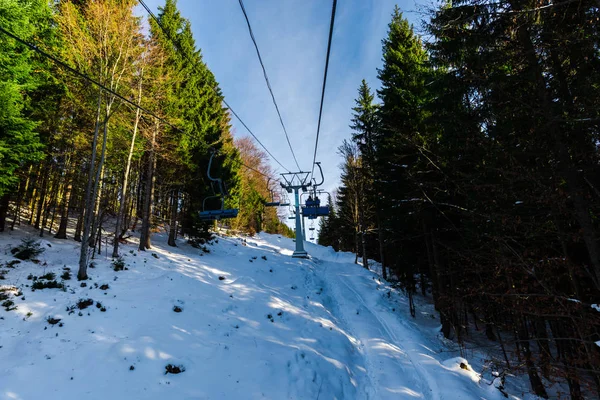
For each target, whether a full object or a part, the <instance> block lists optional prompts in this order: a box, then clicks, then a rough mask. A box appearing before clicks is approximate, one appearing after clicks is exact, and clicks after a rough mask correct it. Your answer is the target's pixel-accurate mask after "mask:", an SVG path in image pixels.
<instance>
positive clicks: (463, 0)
mask: <svg viewBox="0 0 600 400" xmlns="http://www.w3.org/2000/svg"><path fill="white" fill-rule="evenodd" d="M599 18H600V9H599V8H598V3H597V2H593V1H583V0H582V1H572V0H566V1H558V2H551V3H550V2H544V1H542V2H538V1H500V2H498V1H481V0H458V1H453V2H451V3H450V2H448V3H446V4H444V5H443V6H442V7H440V8H439V9H436V10H432V11H431V14H430V20H429V23H428V24H427V27H426V28H427V33H428V43H427V44H424V43H423V42H422V41H421V39H420V38H419V36H418V35H416V34H415V32H414V30H413V28H412V27H411V26H410V25H409V23H408V22H407V20H406V19H405V18H404V17H403V15H402V13H401V12H400V10H399V9H396V10H395V11H394V13H393V15H392V21H391V23H390V25H389V31H388V36H387V37H386V38H385V39H384V40H383V66H382V68H381V69H380V70H379V71H378V72H379V74H378V78H379V80H380V83H381V88H380V89H379V90H378V91H377V96H378V101H376V99H375V96H374V93H373V90H372V89H370V88H369V87H368V86H367V84H366V83H365V82H364V81H363V82H362V84H361V85H360V87H359V90H358V98H357V100H356V107H355V108H354V119H353V121H352V123H351V129H352V131H353V138H352V142H345V143H344V144H343V145H342V146H341V147H340V150H339V151H340V153H341V154H342V155H343V157H344V164H343V166H342V187H340V188H339V190H338V192H337V199H336V211H337V214H332V215H331V216H330V217H329V218H328V219H327V220H326V221H323V222H322V224H321V236H320V243H321V244H326V245H333V246H334V247H335V248H337V249H341V250H346V251H354V252H356V253H357V258H358V256H359V254H360V255H361V256H362V258H363V260H364V261H363V262H364V263H365V264H364V265H365V266H366V260H367V259H368V258H371V259H375V260H378V261H381V262H382V263H383V266H384V273H386V272H387V273H389V274H390V276H391V278H392V279H397V280H398V281H399V283H400V284H401V285H402V286H403V287H404V288H405V290H406V291H407V292H408V293H409V295H411V296H412V294H413V293H415V292H416V290H418V289H419V288H420V289H421V290H422V292H423V294H427V293H428V288H429V287H431V292H432V294H433V298H434V301H435V306H436V308H437V310H438V311H439V313H440V318H441V322H442V331H443V334H444V335H445V336H446V337H449V338H455V339H457V340H458V341H459V342H463V341H464V340H466V339H467V338H468V336H470V335H471V334H472V329H473V328H474V329H478V330H479V329H481V330H484V331H485V333H486V335H487V337H488V339H489V340H490V341H495V342H497V343H498V344H499V347H500V348H501V349H502V351H503V352H504V355H505V364H506V365H505V368H506V369H507V371H515V370H519V369H521V370H522V371H524V372H526V373H527V374H528V376H529V380H530V383H531V387H532V391H534V392H535V393H536V394H538V395H540V396H542V397H547V391H546V388H547V386H548V385H549V384H550V383H551V382H552V381H553V380H555V379H557V378H558V379H560V380H562V381H563V382H567V383H568V387H569V391H570V396H571V398H573V399H582V398H584V397H586V396H591V397H597V396H598V395H599V394H600V353H599V348H598V346H597V345H596V344H595V342H596V341H598V340H600V314H599V313H598V310H597V309H595V308H594V307H593V305H595V304H597V303H599V302H600V242H599V240H598V239H599V237H598V234H599V232H600V224H599V221H598V218H597V216H598V212H599V210H600V190H599V187H600V180H599V177H600V175H599V173H600V169H599V167H598V162H599V161H600V158H599V152H598V143H599V140H600V137H599V134H600V129H599V125H598V123H599V121H600V107H599V105H600V104H599V103H600V95H599V92H598V89H599V88H600V87H599V82H600V53H599V52H598V49H599V45H600V35H599V32H598V27H600V24H599V23H598V22H599ZM411 308H413V309H412V310H411V311H412V312H413V313H414V312H415V310H414V306H413V305H412V304H411ZM591 397H590V398H591Z"/></svg>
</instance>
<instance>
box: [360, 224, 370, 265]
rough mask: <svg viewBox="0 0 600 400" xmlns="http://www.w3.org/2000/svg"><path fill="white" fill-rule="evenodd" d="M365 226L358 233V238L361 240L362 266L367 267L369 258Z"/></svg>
mask: <svg viewBox="0 0 600 400" xmlns="http://www.w3.org/2000/svg"><path fill="white" fill-rule="evenodd" d="M365 236H366V235H365V228H364V226H363V227H362V231H361V233H360V240H361V242H362V259H363V267H364V268H366V269H369V259H368V257H367V239H366V237H365Z"/></svg>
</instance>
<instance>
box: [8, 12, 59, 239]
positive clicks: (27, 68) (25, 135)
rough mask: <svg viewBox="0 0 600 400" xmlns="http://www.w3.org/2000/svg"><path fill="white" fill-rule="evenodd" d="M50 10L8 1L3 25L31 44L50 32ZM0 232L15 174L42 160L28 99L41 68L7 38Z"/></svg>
mask: <svg viewBox="0 0 600 400" xmlns="http://www.w3.org/2000/svg"><path fill="white" fill-rule="evenodd" d="M49 18H50V9H49V7H48V5H47V4H46V2H44V1H41V0H10V1H9V0H5V1H2V2H1V3H0V25H2V26H3V27H5V28H6V29H7V30H9V31H11V32H12V33H14V34H15V35H17V36H19V37H21V38H23V39H24V40H27V41H31V39H32V38H34V37H36V36H37V35H40V36H43V35H42V34H41V33H42V32H41V31H42V30H43V29H48V27H49V23H50V19H49ZM0 54H1V55H0V59H1V62H0V65H1V67H0V232H1V231H3V230H4V224H5V218H6V211H7V208H8V201H9V197H8V196H9V194H10V193H11V192H12V191H13V190H14V189H15V185H16V183H17V181H18V176H17V175H16V172H17V170H18V169H19V168H21V167H23V166H25V165H26V164H27V163H29V162H33V161H37V160H40V159H41V158H42V157H43V153H42V150H43V146H42V144H41V142H40V138H39V135H38V134H37V132H36V127H37V126H38V122H37V121H36V119H35V117H32V116H31V109H30V107H31V106H30V104H29V103H28V95H30V94H31V93H32V92H33V91H34V90H35V89H36V88H37V87H38V86H39V85H40V84H41V83H42V82H40V81H39V80H38V79H37V75H36V73H35V72H34V71H35V69H36V68H39V67H40V66H41V64H40V62H39V60H38V59H37V58H36V57H35V55H34V53H33V52H32V51H31V50H29V49H28V48H26V47H25V46H23V45H21V44H20V43H17V42H16V41H15V40H14V39H11V38H9V37H8V36H6V35H1V36H0Z"/></svg>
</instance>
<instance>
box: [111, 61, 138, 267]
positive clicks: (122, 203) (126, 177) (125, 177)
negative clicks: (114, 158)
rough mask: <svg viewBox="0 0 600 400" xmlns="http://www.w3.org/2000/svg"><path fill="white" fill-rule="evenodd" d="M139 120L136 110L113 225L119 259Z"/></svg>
mask: <svg viewBox="0 0 600 400" xmlns="http://www.w3.org/2000/svg"><path fill="white" fill-rule="evenodd" d="M143 73H144V70H143V68H142V70H141V75H140V82H139V85H138V103H140V102H141V101H142V76H143ZM140 118H141V111H140V109H139V108H137V109H136V110H135V121H134V123H133V134H132V135H131V144H130V145H129V154H128V155H127V164H126V165H125V172H124V174H123V185H122V186H121V189H120V191H119V200H120V204H119V212H118V214H117V221H116V224H115V238H114V241H113V252H112V256H113V258H116V257H119V237H120V235H121V233H120V230H121V223H122V222H123V219H124V217H125V207H126V206H127V193H128V188H127V184H128V181H129V171H130V170H131V158H132V157H133V149H134V148H135V138H136V135H137V131H138V125H139V122H140Z"/></svg>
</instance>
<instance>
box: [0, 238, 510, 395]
mask: <svg viewBox="0 0 600 400" xmlns="http://www.w3.org/2000/svg"><path fill="white" fill-rule="evenodd" d="M25 236H26V234H25V232H23V231H18V230H17V231H15V232H12V233H4V234H2V235H0V249H1V250H2V253H1V254H0V263H1V264H2V265H6V263H7V262H9V261H11V260H14V258H13V257H12V255H11V253H10V249H11V248H13V247H15V246H16V245H18V244H20V239H21V238H23V237H25ZM153 242H154V244H155V248H154V249H153V251H150V252H146V253H139V252H138V251H137V246H136V245H135V243H130V244H128V245H124V246H123V247H122V253H124V261H125V265H126V268H127V269H126V270H123V271H114V270H113V265H112V260H111V259H108V258H105V257H104V254H103V255H102V256H99V258H98V259H97V260H95V263H96V266H95V268H94V269H90V270H89V273H90V276H91V280H89V281H87V282H85V283H81V282H78V281H77V280H76V279H75V278H74V275H75V273H76V269H75V266H76V264H77V263H76V261H77V257H78V249H79V244H78V243H76V242H73V241H70V240H68V241H64V240H63V241H60V240H55V239H46V240H43V241H42V246H43V247H44V248H45V252H44V253H43V254H41V255H40V256H39V257H38V258H39V261H40V262H39V263H38V264H36V263H33V262H30V261H23V262H21V263H19V264H16V265H14V268H9V267H5V266H3V267H1V269H2V275H3V276H4V278H5V279H4V280H2V281H0V283H2V284H3V285H2V288H3V292H2V294H3V295H4V297H5V298H8V300H9V302H8V303H6V304H7V305H8V307H3V308H2V309H0V317H2V319H1V320H0V360H2V362H1V364H0V365H1V373H0V399H2V400H4V399H11V400H12V399H22V400H29V399H42V398H43V399H113V400H114V399H261V398H265V399H404V398H408V399H410V398H423V399H501V398H504V397H503V396H502V394H501V393H500V392H499V391H498V390H497V389H496V388H495V387H494V385H490V384H489V383H490V382H486V381H485V380H481V381H480V379H479V375H478V374H477V373H476V372H474V371H472V370H471V369H470V367H469V366H468V363H467V361H466V360H461V359H457V358H451V356H448V353H443V352H442V353H440V352H439V350H440V349H441V348H442V347H443V343H442V342H441V341H440V339H439V338H438V336H437V329H436V328H437V327H436V321H435V320H434V319H433V318H432V317H431V315H427V313H423V314H425V315H423V314H421V315H419V317H418V318H417V319H416V320H413V319H411V318H410V317H409V316H407V310H408V307H407V306H406V303H405V298H404V297H403V296H402V295H401V293H398V292H397V291H395V290H393V289H391V288H389V287H387V286H386V285H385V284H383V283H381V282H380V281H379V280H378V278H377V276H376V275H374V273H372V272H370V271H366V270H365V269H363V268H361V267H360V266H357V265H354V264H352V261H353V255H351V254H343V253H341V254H338V253H334V252H333V251H332V250H331V249H326V248H323V247H319V246H316V245H311V244H307V247H308V249H307V250H308V251H309V254H311V255H312V256H313V258H312V259H310V260H297V259H292V258H291V257H290V254H291V252H292V248H293V242H292V241H291V240H290V239H286V238H282V237H278V236H272V235H260V236H258V237H257V238H248V239H246V240H244V239H240V238H227V237H218V238H217V240H216V241H215V242H214V243H213V244H212V245H209V246H207V250H208V251H209V252H204V251H202V250H200V249H197V248H193V247H192V246H190V245H188V244H185V243H183V241H180V242H179V247H177V248H171V247H168V246H166V237H164V236H161V235H155V236H154V238H153ZM66 268H71V270H72V271H71V272H72V275H73V278H72V279H70V280H65V281H64V284H65V285H66V290H65V291H63V290H61V289H56V288H54V289H50V288H46V289H38V290H35V291H32V288H31V286H32V284H33V283H34V282H47V280H44V279H39V278H38V279H37V280H35V281H34V277H40V276H42V275H44V274H47V273H54V274H55V275H56V279H57V281H58V282H60V281H61V278H60V276H61V275H63V274H64V273H65V272H66V271H67V269H66ZM66 275H68V274H66ZM66 275H64V277H67V276H66ZM87 299H91V300H92V301H93V304H91V305H90V306H89V307H87V308H84V309H81V310H80V308H79V307H78V306H77V303H78V301H79V300H83V301H81V302H80V304H79V305H80V306H82V307H83V306H85V305H86V302H85V300H87ZM4 301H6V300H4ZM11 301H13V302H14V305H12V306H11V304H10V302H11ZM88 304H89V302H88ZM15 306H16V307H17V308H16V309H14V310H11V311H6V310H5V308H6V309H11V308H13V307H15ZM174 310H176V311H179V312H175V311H174ZM58 320H60V321H58ZM461 362H462V363H463V367H467V368H469V369H462V368H461V367H460V364H461ZM168 364H171V366H172V367H180V368H181V369H184V371H183V372H181V373H179V374H172V373H168V374H166V369H165V368H166V366H167V365H168Z"/></svg>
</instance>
